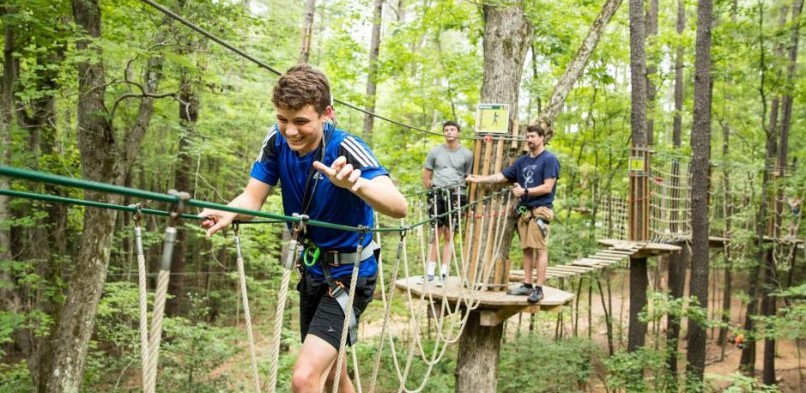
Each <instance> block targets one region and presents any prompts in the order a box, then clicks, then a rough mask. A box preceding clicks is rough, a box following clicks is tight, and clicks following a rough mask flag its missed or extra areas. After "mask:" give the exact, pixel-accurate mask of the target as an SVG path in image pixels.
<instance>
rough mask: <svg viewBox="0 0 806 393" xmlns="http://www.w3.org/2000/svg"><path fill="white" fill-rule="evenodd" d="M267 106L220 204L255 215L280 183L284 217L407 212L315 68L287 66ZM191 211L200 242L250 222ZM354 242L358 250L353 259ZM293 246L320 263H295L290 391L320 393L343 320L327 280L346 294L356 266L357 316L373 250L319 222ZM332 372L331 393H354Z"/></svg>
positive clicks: (358, 217) (358, 219) (370, 283)
mask: <svg viewBox="0 0 806 393" xmlns="http://www.w3.org/2000/svg"><path fill="white" fill-rule="evenodd" d="M272 102H273V103H274V106H275V110H276V112H277V124H275V125H274V126H273V127H272V128H271V129H270V130H269V133H268V135H267V136H266V139H265V140H264V142H263V147H262V148H261V150H260V153H259V155H258V158H257V160H256V161H255V163H254V164H253V166H252V172H251V179H250V180H249V183H248V184H247V185H246V188H245V189H244V191H243V193H241V194H240V195H238V196H237V197H235V199H233V200H232V202H230V203H229V205H228V206H233V207H238V208H243V209H250V210H259V209H260V208H261V206H263V203H264V202H265V201H266V197H268V195H269V194H270V193H271V191H272V188H273V187H275V186H276V185H277V183H278V181H279V182H280V183H282V188H281V192H282V199H283V208H284V210H285V214H286V215H291V214H293V213H298V214H305V215H308V216H309V217H310V218H311V219H313V220H318V221H325V222H330V223H334V224H340V225H346V226H367V227H372V226H373V219H374V217H373V209H374V210H376V211H378V212H379V213H381V214H385V215H387V216H391V217H395V218H402V217H404V216H405V215H406V212H407V209H408V206H407V202H406V200H405V199H404V198H403V195H402V194H401V193H400V191H398V189H397V187H395V185H394V183H393V182H392V180H391V179H390V177H389V173H388V172H387V171H386V169H384V168H383V167H382V166H381V165H380V163H379V162H378V160H377V159H376V158H375V155H374V154H373V153H372V151H371V150H370V149H369V147H368V146H367V145H366V144H365V143H364V142H363V141H362V140H361V139H359V138H357V137H354V136H352V135H350V134H347V133H346V132H344V131H342V130H340V129H337V128H336V127H335V125H334V124H333V122H332V119H333V117H334V116H333V107H332V106H331V96H330V85H329V83H328V80H327V77H326V76H325V75H324V74H323V73H322V72H320V71H317V70H315V69H313V68H312V67H310V66H308V65H297V66H294V67H292V68H291V69H289V70H288V71H287V72H286V73H285V74H283V75H282V76H281V77H280V79H279V80H278V81H277V84H276V85H275V87H274V92H273V97H272ZM199 215H200V216H203V217H207V220H204V221H203V222H202V226H203V227H205V228H207V236H208V237H209V236H211V235H212V234H214V233H215V232H217V231H219V230H221V229H223V228H227V227H228V226H230V224H231V223H232V221H233V220H235V219H239V220H241V219H250V218H251V217H243V216H240V215H238V214H235V213H230V212H223V211H217V210H211V209H204V210H203V211H202V212H201V213H200V214H199ZM359 240H360V241H361V245H362V246H363V247H364V250H365V251H364V252H362V253H361V255H356V249H357V247H358V245H359ZM300 241H302V242H303V243H305V244H306V250H305V251H303V252H304V253H307V252H309V251H313V250H318V251H319V253H318V255H320V258H319V260H318V261H311V262H315V263H312V264H311V266H304V267H303V278H302V280H301V281H300V283H299V285H298V286H297V289H298V290H299V292H300V325H301V334H302V340H303V344H302V349H301V350H300V354H299V357H298V358H297V363H296V365H295V366H294V374H293V376H292V379H291V384H292V389H293V391H294V392H296V393H301V392H321V391H322V390H323V389H324V387H325V385H326V384H327V383H328V382H330V383H332V381H333V379H334V377H335V372H336V370H333V369H334V368H335V364H336V357H337V355H338V349H339V341H340V338H341V331H342V326H343V324H344V318H345V313H344V310H343V309H342V307H343V306H341V305H340V304H339V302H338V301H337V300H336V299H335V298H334V297H333V296H331V295H330V294H329V291H328V289H330V287H329V285H328V284H327V283H325V281H326V276H327V275H328V274H329V275H330V276H331V277H332V279H333V280H334V281H338V282H339V283H341V284H340V285H344V288H345V290H348V287H349V284H350V275H351V272H352V269H353V265H352V263H353V260H354V258H358V259H359V260H360V261H361V262H360V263H361V264H360V266H359V280H358V284H357V285H356V297H355V300H354V304H353V313H354V315H355V316H356V319H357V318H358V316H360V314H361V313H362V312H363V311H364V309H365V308H366V306H367V305H368V304H369V302H370V300H371V299H372V294H373V292H374V289H375V276H376V273H377V268H378V265H377V260H376V255H377V253H376V251H377V246H376V245H375V243H373V242H372V236H363V237H362V236H360V235H359V234H358V233H356V232H353V231H341V230H334V229H328V228H322V227H317V226H307V227H306V231H305V233H304V234H303V233H301V234H300ZM313 254H314V253H313V252H311V254H309V255H313ZM306 265H307V264H306ZM348 342H349V344H351V345H352V344H354V342H353V341H352V339H350V340H348ZM340 372H341V373H342V375H341V377H340V386H339V390H340V391H341V392H354V391H355V390H354V387H353V385H352V382H351V381H350V379H349V376H348V375H347V365H346V362H345V363H344V367H343V368H342V370H340Z"/></svg>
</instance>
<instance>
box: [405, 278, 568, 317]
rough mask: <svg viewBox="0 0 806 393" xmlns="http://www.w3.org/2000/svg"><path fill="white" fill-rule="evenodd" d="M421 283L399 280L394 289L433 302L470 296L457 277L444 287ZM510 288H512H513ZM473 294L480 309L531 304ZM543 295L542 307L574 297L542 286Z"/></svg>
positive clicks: (484, 293)
mask: <svg viewBox="0 0 806 393" xmlns="http://www.w3.org/2000/svg"><path fill="white" fill-rule="evenodd" d="M421 281H422V278H421V277H419V276H415V277H406V278H401V279H398V280H397V281H395V287H396V288H397V289H398V290H400V291H404V292H405V291H407V290H411V293H412V296H414V297H416V298H418V299H419V298H420V296H421V295H425V299H429V297H428V294H430V295H431V297H432V298H433V299H434V300H435V301H436V300H442V299H445V300H447V301H449V302H453V303H456V302H457V301H459V300H463V299H466V298H467V297H468V296H470V295H471V294H472V293H471V292H470V289H467V288H464V287H463V286H462V280H461V279H460V278H459V277H457V276H451V277H448V280H447V281H446V284H445V286H444V287H437V286H436V285H427V286H426V285H423V283H422V282H421ZM511 287H512V288H514V286H511ZM475 294H476V295H477V299H478V301H479V308H480V309H497V308H501V307H515V306H520V307H527V306H531V304H529V303H528V302H527V301H526V298H527V297H526V296H510V295H507V294H506V292H504V291H495V292H493V291H479V292H476V293H475ZM543 294H544V295H545V297H544V298H543V300H541V301H540V304H541V305H542V306H559V305H563V304H567V303H568V302H570V301H571V299H573V297H574V295H573V294H571V293H569V292H565V291H562V290H559V289H557V288H554V287H550V286H545V285H544V286H543Z"/></svg>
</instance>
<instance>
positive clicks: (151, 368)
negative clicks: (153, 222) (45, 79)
mask: <svg viewBox="0 0 806 393" xmlns="http://www.w3.org/2000/svg"><path fill="white" fill-rule="evenodd" d="M171 194H173V195H175V196H176V197H177V199H178V200H179V203H178V204H177V205H176V206H175V208H174V211H173V212H172V213H171V215H170V217H169V218H168V227H167V228H165V239H164V242H163V247H162V263H161V264H160V273H159V277H158V279H157V289H156V296H155V298H154V319H152V320H151V334H150V336H149V343H148V350H149V351H148V371H147V374H146V384H145V386H144V388H145V389H146V392H147V393H154V392H155V390H156V382H157V363H158V361H159V353H160V340H161V339H162V318H163V316H164V314H165V299H166V297H167V293H168V281H169V280H170V277H171V275H170V274H169V273H170V271H171V258H172V257H173V249H174V244H175V243H176V222H177V219H178V218H179V216H180V215H181V214H182V210H183V209H184V202H185V201H187V200H188V199H190V195H188V194H187V193H184V192H176V191H173V190H172V191H171Z"/></svg>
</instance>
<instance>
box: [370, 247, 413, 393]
mask: <svg viewBox="0 0 806 393" xmlns="http://www.w3.org/2000/svg"><path fill="white" fill-rule="evenodd" d="M405 239H406V231H403V232H401V233H400V242H399V243H398V244H397V254H396V255H395V263H394V265H393V266H392V277H391V278H390V279H389V283H390V284H389V292H388V293H386V292H384V289H385V288H384V285H385V284H384V282H383V279H382V277H380V278H379V280H378V281H379V282H380V284H381V296H382V297H383V305H384V308H383V324H382V325H381V334H380V340H379V341H378V349H377V350H376V351H375V362H374V363H373V366H372V378H371V379H370V382H369V393H373V392H375V382H376V381H377V380H378V371H379V370H380V366H381V351H383V343H384V339H385V338H386V329H387V327H388V326H389V315H390V314H391V310H392V295H393V294H394V293H395V281H397V275H398V271H399V269H400V258H401V256H402V255H403V245H404V242H405ZM378 266H379V267H378V268H379V269H381V267H380V265H378Z"/></svg>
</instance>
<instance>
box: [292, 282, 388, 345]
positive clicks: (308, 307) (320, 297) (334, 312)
mask: <svg viewBox="0 0 806 393" xmlns="http://www.w3.org/2000/svg"><path fill="white" fill-rule="evenodd" d="M376 277H377V275H376V276H373V277H358V282H357V285H356V290H355V299H354V300H353V314H354V315H355V320H356V323H357V322H358V318H359V317H360V316H361V313H363V312H364V310H366V308H367V305H369V302H371V301H372V295H373V294H374V293H375V281H376ZM336 281H339V282H341V283H342V284H344V290H345V291H349V290H350V277H342V278H337V279H336ZM328 288H329V287H328V285H327V283H326V282H325V281H324V279H321V280H320V279H316V278H312V277H311V276H310V275H305V277H303V279H302V280H300V282H299V284H297V290H298V291H299V316H300V317H299V321H300V333H301V339H302V341H303V342H304V341H305V336H307V335H308V334H309V333H310V334H313V335H314V336H316V337H319V338H321V339H323V340H325V341H327V342H328V344H330V345H332V346H333V348H336V350H338V349H339V343H340V342H341V331H342V329H343V328H344V312H343V311H342V309H341V306H339V303H338V302H337V301H336V299H334V298H332V297H331V296H330V295H329V293H328ZM347 293H348V294H349V292H347ZM353 344H355V343H351V342H350V339H349V336H348V339H347V345H353Z"/></svg>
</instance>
